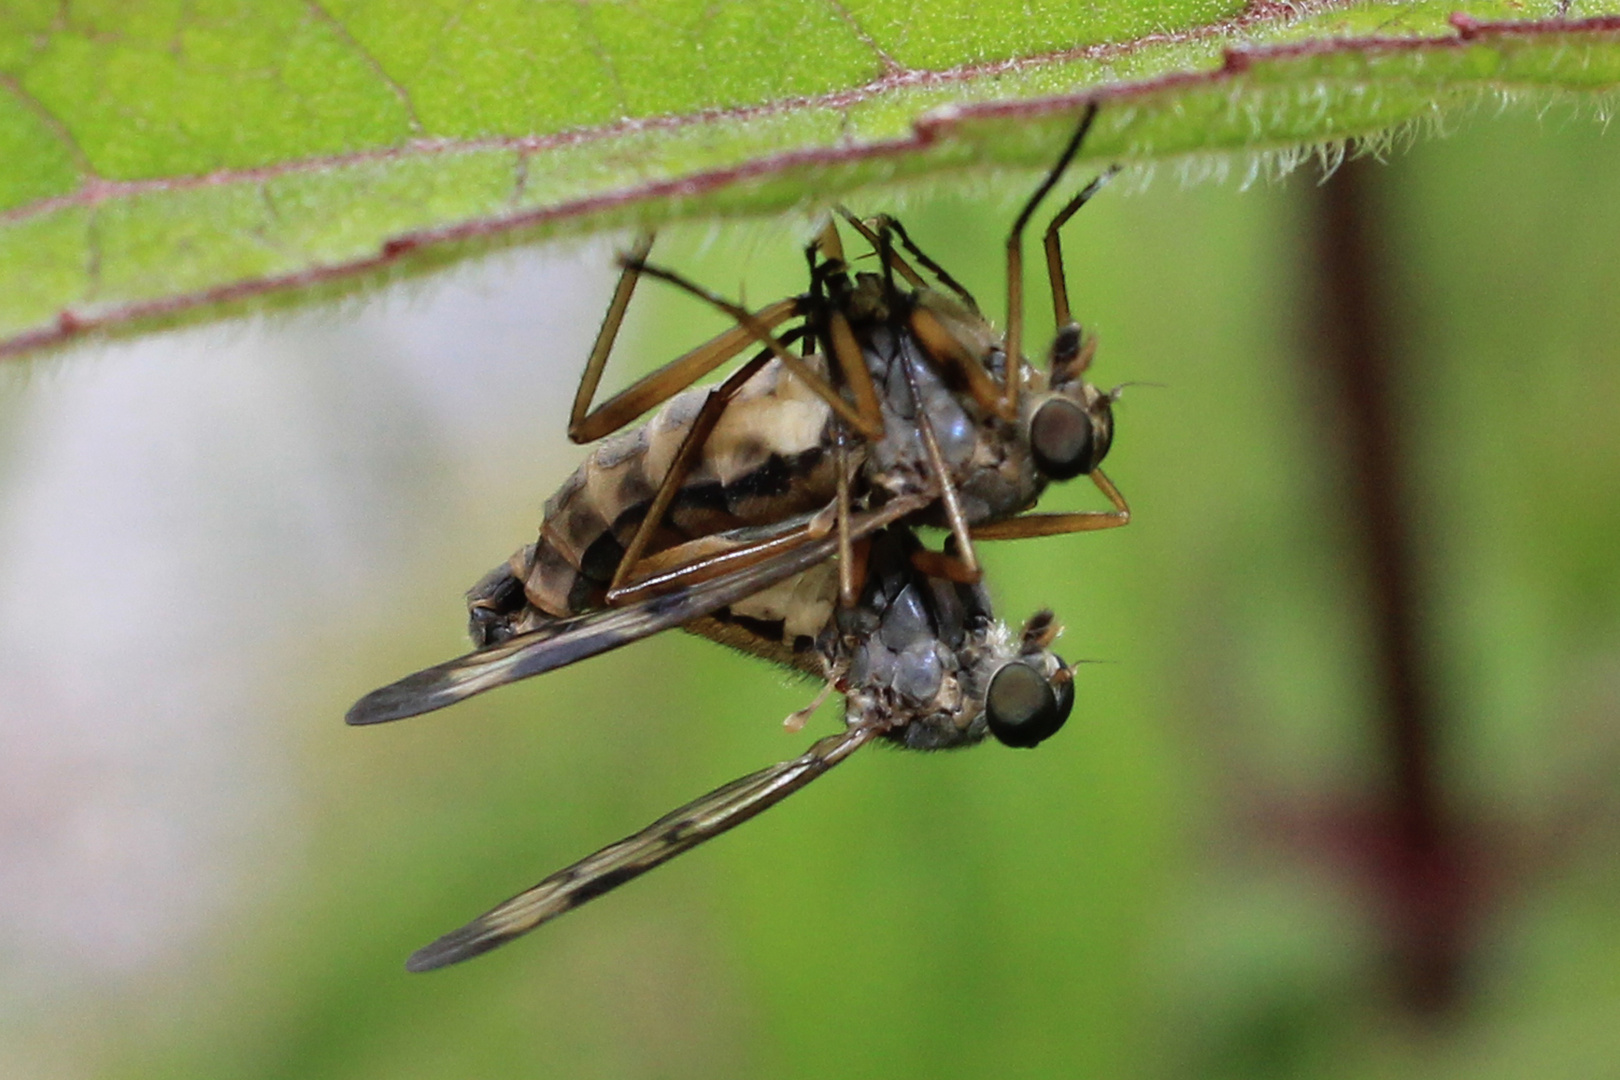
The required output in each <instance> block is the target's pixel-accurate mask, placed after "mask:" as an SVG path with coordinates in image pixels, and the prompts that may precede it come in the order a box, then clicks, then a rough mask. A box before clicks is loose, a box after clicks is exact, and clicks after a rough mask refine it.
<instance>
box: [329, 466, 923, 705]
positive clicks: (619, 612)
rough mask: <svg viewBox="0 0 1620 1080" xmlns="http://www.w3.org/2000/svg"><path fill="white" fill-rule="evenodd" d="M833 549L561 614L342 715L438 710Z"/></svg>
mask: <svg viewBox="0 0 1620 1080" xmlns="http://www.w3.org/2000/svg"><path fill="white" fill-rule="evenodd" d="M931 499H932V496H930V495H913V496H908V497H906V498H902V499H896V500H894V501H893V502H891V503H889V504H887V505H886V506H884V507H883V508H882V509H880V510H875V511H871V512H868V513H864V514H857V515H856V516H855V517H854V518H852V519H851V521H850V533H851V537H852V539H859V538H860V537H863V536H866V535H869V534H870V533H873V532H875V531H877V530H878V529H880V528H882V527H883V526H885V525H888V524H890V523H892V522H894V521H898V520H899V519H900V518H902V517H905V516H906V515H907V514H910V513H913V512H914V511H916V510H918V509H920V508H922V507H923V506H926V505H927V504H928V503H929V502H930V501H931ZM837 550H838V537H837V534H836V532H835V533H833V534H832V535H829V536H826V537H824V538H822V539H820V540H815V541H811V542H809V543H806V544H803V545H801V546H800V547H797V548H792V549H790V550H787V551H784V552H782V553H781V554H779V555H775V556H772V557H771V558H769V559H766V560H764V561H763V562H759V563H756V564H755V565H753V566H749V567H745V568H743V569H741V570H738V571H737V572H735V573H732V574H727V575H725V576H723V577H718V578H714V579H713V580H711V581H704V582H699V583H698V584H696V585H692V586H689V587H687V588H683V589H681V590H680V591H677V592H672V593H670V594H668V595H666V596H655V597H652V598H650V599H647V600H644V601H642V602H641V603H638V604H633V605H631V606H629V607H623V608H611V609H604V610H602V611H592V612H588V613H586V614H584V615H576V616H574V617H573V618H568V619H559V620H557V621H556V622H554V623H550V624H548V625H546V626H543V627H541V628H540V629H538V630H532V631H530V632H529V633H526V634H519V635H518V636H516V637H514V638H511V639H510V640H508V641H503V642H501V643H500V644H499V645H492V646H490V647H489V648H485V649H480V650H478V651H477V652H473V653H468V654H467V655H465V656H461V657H458V658H456V659H454V660H448V661H446V662H444V663H442V664H438V665H435V666H434V667H430V668H426V669H424V670H422V671H418V672H417V673H416V674H414V675H407V676H405V678H403V679H400V680H399V681H398V682H395V683H391V684H389V685H388V686H384V687H382V688H381V689H378V690H373V691H372V692H371V693H369V694H367V695H366V696H365V697H363V698H361V699H360V700H359V701H357V702H355V704H354V707H353V708H351V709H350V710H349V713H348V716H346V717H345V719H346V720H347V721H348V722H349V723H350V724H380V723H383V722H384V721H388V720H402V719H404V718H405V717H407V716H417V715H419V714H421V713H425V712H432V711H433V710H435V709H442V708H444V707H445V706H446V705H453V704H454V703H456V702H458V701H461V700H463V699H465V698H469V697H472V696H473V695H474V694H481V693H483V692H484V691H485V690H492V689H494V688H495V687H497V686H504V685H505V684H507V683H510V682H516V681H517V680H519V679H526V678H528V677H529V676H531V675H539V674H541V673H542V672H547V671H553V670H555V669H557V668H560V667H563V666H565V665H567V664H572V663H574V662H575V661H576V660H584V659H586V658H587V657H591V656H596V655H597V654H598V653H605V652H608V651H610V650H612V649H617V648H619V647H620V646H623V645H628V644H630V643H631V642H632V641H639V640H640V639H642V638H644V637H647V636H649V635H651V634H656V633H658V632H659V631H660V630H667V629H669V628H670V627H673V626H679V625H681V624H682V623H684V622H689V621H691V620H692V619H696V618H698V617H700V616H703V615H707V614H709V613H710V612H713V611H715V610H717V609H718V608H721V607H724V606H725V605H727V604H731V603H735V602H736V601H738V600H741V599H743V598H744V597H747V596H752V595H753V594H754V593H757V592H759V591H760V590H761V589H764V588H768V587H769V586H771V585H774V584H776V583H777V582H778V581H781V580H783V579H784V578H787V577H790V576H792V575H793V574H796V573H798V572H799V571H801V570H804V569H805V568H807V567H810V566H813V565H815V564H816V563H819V562H822V561H824V560H826V559H830V558H831V557H832V556H833V554H834V553H835V552H836V551H837Z"/></svg>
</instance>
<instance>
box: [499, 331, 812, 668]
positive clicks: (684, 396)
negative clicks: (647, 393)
mask: <svg viewBox="0 0 1620 1080" xmlns="http://www.w3.org/2000/svg"><path fill="white" fill-rule="evenodd" d="M811 359H812V362H814V358H811ZM707 394H708V391H707V390H706V389H693V390H687V391H685V392H683V393H680V394H677V395H676V396H675V397H673V398H671V399H670V400H669V402H668V403H667V404H666V405H665V406H664V407H663V408H661V409H660V410H658V412H657V413H655V414H654V415H653V418H652V419H651V420H650V421H648V422H647V423H646V424H644V425H642V426H640V427H637V428H634V429H631V430H627V431H623V432H620V433H618V434H616V435H612V436H609V437H608V438H606V439H604V440H602V441H601V442H599V443H598V444H596V446H595V447H594V448H593V449H592V450H591V452H590V454H589V455H588V456H587V457H586V459H585V461H584V462H583V463H582V464H581V465H580V466H579V468H577V469H575V470H574V472H573V474H572V475H570V476H569V477H568V479H567V480H565V481H564V482H563V484H562V486H561V487H560V488H559V489H558V490H557V492H556V494H554V495H552V497H551V498H550V499H548V500H546V505H545V510H544V516H543V520H542V523H541V526H540V537H539V539H538V540H537V541H536V542H535V543H533V544H530V545H528V546H527V547H525V548H522V549H521V550H519V551H518V552H517V553H515V554H514V555H513V556H512V558H511V559H510V560H508V562H507V563H506V564H505V565H504V566H501V567H497V568H496V569H495V570H493V571H491V572H490V573H489V574H488V575H486V576H485V577H484V579H483V580H481V581H480V582H479V583H478V584H477V585H475V586H474V587H473V589H472V590H471V591H470V592H469V593H468V594H467V601H468V608H469V612H470V623H471V625H470V631H469V632H470V633H471V636H472V639H473V642H474V643H475V644H477V645H480V646H483V645H490V644H494V643H496V642H499V641H504V640H505V639H506V638H508V637H510V636H512V635H513V634H515V633H521V632H523V631H525V630H530V629H533V628H534V627H535V626H537V625H539V624H540V623H542V622H544V621H546V620H547V619H553V618H562V617H565V616H569V615H576V614H579V613H581V612H585V611H590V610H593V609H596V608H600V607H602V606H603V605H604V603H605V595H606V592H607V588H608V585H609V583H610V582H611V581H612V578H613V573H614V571H615V570H616V569H617V568H618V566H619V562H620V560H621V559H622V558H623V556H624V553H625V549H626V548H627V547H628V545H629V544H630V541H631V539H632V537H633V536H634V535H635V531H636V528H637V526H639V525H640V524H641V521H642V519H643V518H644V517H645V516H646V513H647V509H648V507H649V506H650V505H651V503H652V501H653V497H654V495H655V494H656V493H657V490H658V485H659V483H660V482H661V481H662V480H663V478H664V475H665V474H666V473H667V472H668V471H669V466H670V463H671V462H672V461H673V460H674V458H675V455H676V453H677V452H678V451H679V450H680V447H681V442H682V440H683V439H684V438H685V437H686V433H687V432H688V431H689V430H690V429H691V426H692V423H693V421H694V420H695V419H696V417H697V414H698V410H699V409H701V408H702V405H703V402H704V399H705V397H706V396H707ZM831 419H832V413H831V410H830V409H828V407H827V405H826V403H825V402H823V401H821V399H819V398H818V397H816V396H815V394H814V393H813V392H812V391H811V390H810V389H809V388H808V387H807V386H805V385H804V383H803V382H802V381H801V380H799V379H797V378H794V377H793V376H792V375H790V374H788V373H786V372H785V371H783V370H782V369H781V368H780V367H779V366H778V365H776V364H770V365H767V366H766V367H765V368H764V369H763V370H762V371H761V372H760V373H759V374H758V375H757V376H755V377H754V378H753V379H751V380H749V382H748V383H747V384H745V385H744V387H743V388H742V390H741V392H740V393H739V394H738V395H737V396H736V397H735V398H733V399H732V401H731V402H730V403H728V405H727V407H726V409H725V411H724V413H723V414H722V415H721V418H720V421H719V423H718V424H717V425H716V427H715V429H714V431H713V432H712V433H711V434H710V436H709V438H708V439H707V440H706V441H705V442H704V445H703V447H702V450H701V452H700V453H699V455H698V458H697V460H696V461H695V462H694V464H693V467H692V469H691V471H690V472H689V473H688V475H687V477H686V481H685V482H684V483H683V484H682V485H681V488H680V491H679V492H678V493H677V495H676V497H675V501H674V503H673V504H671V506H670V509H669V512H668V513H667V514H665V515H664V520H663V523H662V525H661V527H660V529H659V530H658V532H657V533H656V534H655V535H654V537H653V541H652V544H651V545H650V546H649V548H648V552H649V553H652V552H656V551H661V550H663V549H665V548H669V547H673V546H675V545H677V544H681V543H684V542H686V541H688V540H693V539H697V538H699V537H704V536H711V535H714V534H716V533H721V532H726V531H729V530H733V529H738V528H744V527H748V526H758V525H772V524H775V523H777V522H780V521H782V520H784V519H786V518H790V517H793V516H795V515H798V514H804V513H808V512H811V511H814V510H819V509H820V508H821V507H823V506H825V505H826V504H827V502H828V501H829V500H830V499H832V498H833V497H834V494H835V491H836V478H835V474H834V472H833V464H832V455H831V453H830V452H829V450H828V447H829V445H830V441H829V439H830V437H829V434H828V432H829V425H830V422H831Z"/></svg>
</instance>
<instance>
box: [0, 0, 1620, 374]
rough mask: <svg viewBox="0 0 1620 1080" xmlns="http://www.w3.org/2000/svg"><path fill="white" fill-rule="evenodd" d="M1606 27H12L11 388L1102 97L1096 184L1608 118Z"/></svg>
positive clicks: (1056, 118)
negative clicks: (1194, 167)
mask: <svg viewBox="0 0 1620 1080" xmlns="http://www.w3.org/2000/svg"><path fill="white" fill-rule="evenodd" d="M1617 10H1620V6H1616V7H1611V8H1608V9H1605V8H1603V7H1601V6H1600V5H1596V4H1593V5H1582V4H1575V5H1571V6H1570V10H1568V11H1561V9H1560V5H1559V4H1557V3H1547V2H1539V3H1533V2H1530V0H1526V2H1523V3H1514V2H1493V3H1427V2H1418V3H1395V2H1389V0H1386V2H1383V3H1360V4H1349V5H1347V4H1335V3H1314V4H1312V3H1293V4H1280V3H1266V2H1255V3H1249V4H1242V3H1234V2H1232V0H1096V2H1094V3H1091V4H1086V5H1081V4H1076V3H1074V2H1073V0H1062V2H1060V0H1033V2H1027V0H1016V2H1015V0H935V2H933V3H930V4H926V5H918V4H915V3H914V2H912V0H905V2H901V0H843V2H838V0H824V2H813V0H656V2H654V0H643V2H641V3H613V4H609V3H585V4H581V3H576V2H573V0H566V2H564V0H553V2H547V0H489V2H486V3H482V4H478V5H469V4H465V3H463V2H461V0H432V2H422V3H416V4H411V5H398V4H392V3H388V2H387V0H323V2H317V0H302V2H300V0H260V2H258V3H255V4H253V5H245V4H240V3H238V2H235V0H197V2H191V3H181V2H180V0H167V2H160V0H126V2H125V3H123V4H122V5H105V8H104V9H102V8H101V7H100V6H98V5H79V4H75V5H73V6H72V7H68V6H66V5H58V4H57V3H55V2H45V0H27V2H16V3H13V4H10V5H8V6H7V7H6V8H5V9H4V10H3V11H0V356H5V355H15V354H20V353H24V352H27V351H29V350H34V349H39V348H44V347H49V346H53V345H58V344H61V343H63V342H65V341H69V340H72V339H74V338H76V337H79V336H82V335H85V334H90V333H108V332H128V331H135V330H142V329H149V328H153V327H158V326H165V325H172V324H175V323H178V322H193V321H198V320H202V319H206V318H212V317H219V316H223V315H229V314H233V313H238V312H241V311H243V310H252V309H257V308H262V307H264V306H266V305H267V304H271V303H284V302H297V301H299V300H303V299H308V298H315V297H325V296H331V295H334V294H338V293H343V292H347V291H352V290H354V289H357V288H362V287H364V286H366V285H368V284H371V283H374V282H376V281H377V280H379V279H380V278H383V277H387V276H392V275H397V274H401V273H411V272H420V271H422V270H425V269H429V268H432V267H436V266H440V265H444V264H446V263H449V262H452V261H455V260H458V259H462V258H466V257H468V256H470V255H473V254H476V253H477V252H479V251H483V250H487V249H488V248H489V247H491V246H495V245H505V244H513V243H520V242H524V241H529V240H534V239H538V238H542V237H546V236H551V235H556V234H559V233H563V232H572V233H580V232H586V231H593V230H600V229H608V228H620V227H624V226H627V225H654V224H658V223H662V222H667V221H672V220H677V219H682V218H695V217H718V216H739V215H763V214H774V213H782V212H785V211H795V212H798V213H802V214H812V213H815V212H817V211H818V210H819V209H821V208H823V207H825V206H826V205H828V204H829V203H831V202H833V201H836V200H852V201H856V202H857V203H858V204H863V203H864V201H866V200H867V197H868V196H867V195H866V194H863V192H865V191H867V190H868V189H882V188H884V187H886V186H890V185H896V184H910V183H915V182H917V181H919V180H923V179H926V178H931V177H943V178H951V177H959V176H967V177H971V176H974V175H980V176H982V175H985V174H989V173H993V172H996V171H999V170H1036V169H1039V168H1041V167H1043V166H1045V165H1046V164H1047V163H1048V162H1049V161H1050V160H1051V158H1052V157H1053V156H1054V154H1055V152H1056V148H1057V147H1058V146H1060V145H1061V143H1062V142H1063V140H1064V138H1065V137H1066V136H1067V135H1068V134H1069V133H1070V131H1071V130H1072V125H1073V123H1074V118H1075V116H1076V114H1077V112H1078V110H1079V109H1080V107H1081V106H1082V105H1083V104H1084V103H1085V102H1087V101H1091V100H1096V101H1099V102H1101V103H1102V104H1103V111H1102V113H1101V115H1100V117H1099V120H1098V122H1097V125H1096V127H1095V129H1094V131H1093V133H1092V136H1091V138H1090V140H1089V141H1088V143H1087V145H1086V148H1085V152H1084V158H1085V159H1088V160H1090V161H1091V162H1093V163H1097V162H1107V163H1114V162H1119V163H1123V164H1126V165H1143V166H1150V165H1152V164H1153V163H1155V162H1159V161H1178V160H1179V161H1181V162H1194V163H1199V164H1207V163H1210V162H1214V163H1217V164H1220V165H1226V164H1230V163H1232V162H1234V161H1235V162H1236V163H1237V164H1238V165H1239V166H1240V167H1243V168H1247V169H1250V170H1254V169H1258V168H1286V167H1288V166H1289V165H1290V164H1291V163H1292V162H1294V161H1297V160H1299V159H1300V157H1301V156H1302V154H1301V151H1311V150H1322V149H1323V148H1327V149H1326V150H1325V152H1326V153H1328V154H1329V155H1331V154H1332V153H1333V152H1334V149H1333V148H1335V147H1337V146H1342V145H1343V143H1344V141H1345V140H1354V139H1363V140H1365V139H1370V138H1374V137H1376V136H1378V135H1379V133H1383V132H1388V131H1390V130H1391V129H1393V128H1398V127H1399V126H1401V125H1406V124H1411V123H1412V122H1415V121H1425V120H1438V119H1440V118H1442V117H1444V116H1446V115H1448V114H1450V113H1452V112H1454V111H1456V110H1458V109H1461V108H1465V107H1467V106H1469V105H1471V104H1475V103H1478V102H1480V101H1482V100H1483V101H1489V102H1495V101H1501V102H1512V101H1514V100H1517V99H1521V98H1527V99H1530V100H1531V101H1533V102H1536V103H1544V102H1546V101H1549V100H1555V99H1557V98H1560V97H1568V98H1571V99H1573V100H1577V101H1580V100H1591V101H1594V102H1596V103H1597V105H1598V107H1599V109H1600V110H1601V109H1606V108H1607V104H1608V100H1609V96H1610V95H1611V94H1612V92H1613V91H1614V90H1615V88H1616V87H1617V86H1620V14H1611V13H1610V12H1613V11H1617ZM874 194H875V192H874ZM875 208H876V207H875V206H874V209H875Z"/></svg>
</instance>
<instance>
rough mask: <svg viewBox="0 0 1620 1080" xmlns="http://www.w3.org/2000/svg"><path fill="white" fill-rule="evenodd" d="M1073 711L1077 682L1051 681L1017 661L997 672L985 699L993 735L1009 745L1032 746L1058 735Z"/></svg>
mask: <svg viewBox="0 0 1620 1080" xmlns="http://www.w3.org/2000/svg"><path fill="white" fill-rule="evenodd" d="M1072 708H1074V680H1073V679H1069V678H1064V679H1060V680H1051V679H1048V678H1047V677H1046V676H1045V675H1042V674H1041V673H1040V672H1039V671H1036V670H1035V668H1034V666H1033V665H1031V664H1027V663H1025V662H1024V661H1022V660H1014V661H1012V662H1011V663H1009V664H1007V665H1005V666H1003V667H1002V669H1001V670H1000V671H998V672H996V674H995V677H994V678H992V679H991V680H990V691H989V693H987V694H986V695H985V698H984V713H985V718H986V719H987V720H989V722H990V733H991V734H993V735H994V736H995V737H996V738H997V739H999V740H1001V741H1002V742H1003V743H1005V744H1006V745H1008V746H1017V747H1030V746H1038V745H1040V743H1042V742H1044V741H1045V740H1047V739H1049V738H1051V737H1052V736H1053V735H1055V734H1057V731H1058V729H1059V728H1061V727H1062V726H1063V722H1064V721H1065V720H1067V719H1068V718H1069V710H1070V709H1072Z"/></svg>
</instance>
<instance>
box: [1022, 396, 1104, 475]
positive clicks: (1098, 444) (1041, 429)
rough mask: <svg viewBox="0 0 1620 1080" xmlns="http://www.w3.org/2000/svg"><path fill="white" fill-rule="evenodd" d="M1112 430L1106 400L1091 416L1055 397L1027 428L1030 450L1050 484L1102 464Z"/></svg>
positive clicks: (1069, 401)
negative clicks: (1050, 479)
mask: <svg viewBox="0 0 1620 1080" xmlns="http://www.w3.org/2000/svg"><path fill="white" fill-rule="evenodd" d="M1113 429H1114V424H1113V415H1112V410H1111V409H1110V408H1109V403H1108V401H1107V399H1104V400H1103V401H1101V402H1100V403H1099V404H1098V406H1097V411H1096V412H1095V413H1090V412H1087V411H1086V410H1085V408H1084V407H1083V406H1081V405H1080V403H1079V402H1077V401H1074V400H1072V399H1070V398H1064V397H1055V398H1051V399H1050V400H1048V401H1047V402H1046V403H1045V404H1043V405H1042V406H1041V407H1040V408H1038V409H1036V410H1035V415H1034V417H1033V418H1032V419H1031V420H1030V424H1029V448H1030V451H1031V452H1032V453H1033V454H1034V455H1035V465H1036V467H1037V468H1038V469H1040V470H1041V472H1042V473H1043V474H1045V475H1046V476H1049V477H1051V478H1052V479H1053V480H1069V479H1072V478H1073V477H1076V476H1079V475H1080V474H1081V473H1088V472H1090V471H1091V470H1092V469H1095V468H1096V467H1097V466H1098V465H1100V464H1101V463H1102V459H1103V458H1104V457H1107V456H1108V445H1109V443H1110V442H1112V441H1113V437H1114V431H1113Z"/></svg>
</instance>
